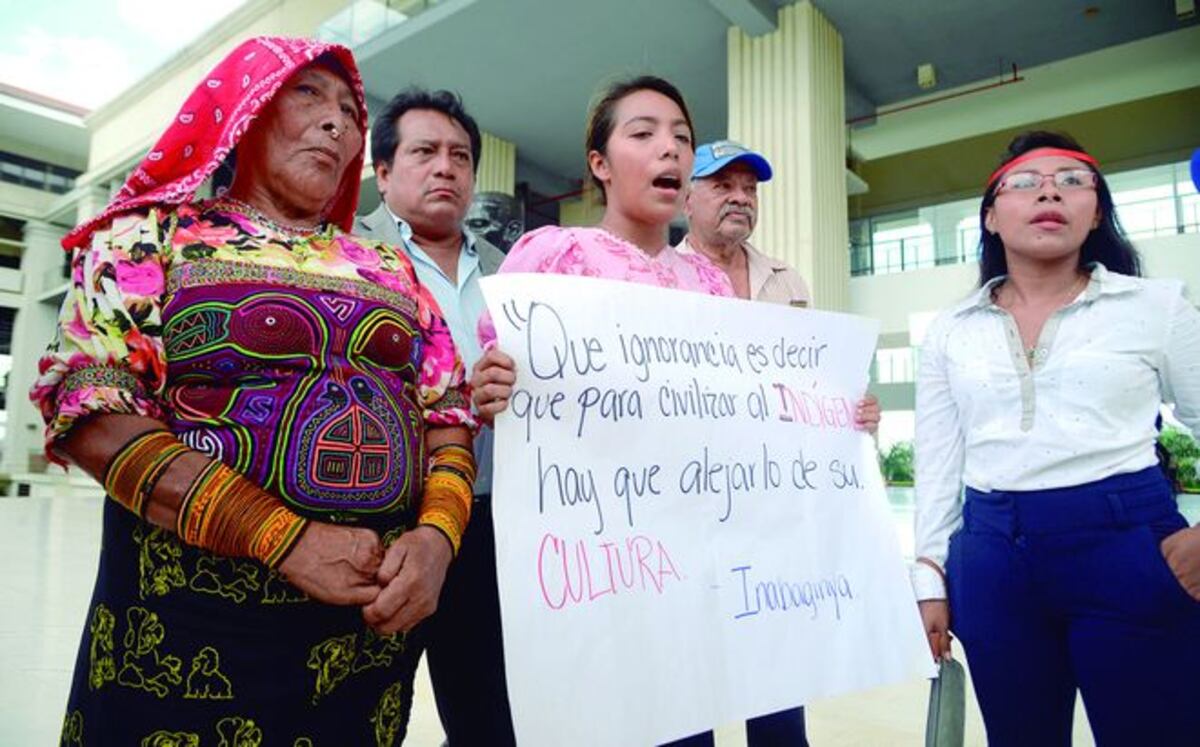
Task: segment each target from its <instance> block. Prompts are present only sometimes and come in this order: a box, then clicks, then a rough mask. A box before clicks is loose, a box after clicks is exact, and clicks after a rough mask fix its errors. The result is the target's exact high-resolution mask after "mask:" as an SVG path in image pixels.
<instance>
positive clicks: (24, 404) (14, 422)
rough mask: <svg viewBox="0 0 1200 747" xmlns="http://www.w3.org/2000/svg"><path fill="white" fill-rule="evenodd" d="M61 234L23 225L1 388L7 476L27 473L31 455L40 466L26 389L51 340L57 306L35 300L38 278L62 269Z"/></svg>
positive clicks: (38, 431) (35, 417) (37, 427)
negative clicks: (19, 282)
mask: <svg viewBox="0 0 1200 747" xmlns="http://www.w3.org/2000/svg"><path fill="white" fill-rule="evenodd" d="M62 236H63V231H62V230H61V229H58V228H56V227H54V226H52V225H50V224H48V223H43V222H41V221H29V222H28V223H26V224H25V234H24V244H25V248H24V250H23V251H22V253H21V272H22V274H24V276H25V282H24V299H23V301H22V304H21V307H20V308H19V309H18V310H17V315H16V319H15V322H14V324H13V336H12V370H11V371H10V372H9V374H8V383H7V386H6V387H5V407H6V409H7V411H8V422H7V428H6V435H5V438H4V456H3V459H2V460H0V470H2V471H4V472H7V473H9V474H18V473H21V472H28V471H29V468H30V461H31V456H32V457H34V459H36V460H37V461H39V462H40V457H39V456H38V455H40V454H41V453H42V416H41V413H40V412H38V410H37V409H36V408H34V406H33V405H32V404H31V403H30V402H29V388H30V387H31V386H33V382H34V380H35V379H36V378H37V361H38V358H40V357H41V355H42V352H43V351H45V349H46V345H47V344H48V343H49V342H50V340H51V338H52V337H53V335H54V329H55V325H56V323H57V320H58V307H57V306H56V305H55V304H53V303H48V302H45V301H39V300H38V298H37V297H38V294H39V293H41V292H42V290H43V287H42V278H44V277H45V276H46V275H47V274H48V273H49V272H51V271H54V270H57V269H58V267H59V266H60V265H61V264H62V258H63V250H62V247H60V246H59V243H58V242H59V240H60V239H61V238H62Z"/></svg>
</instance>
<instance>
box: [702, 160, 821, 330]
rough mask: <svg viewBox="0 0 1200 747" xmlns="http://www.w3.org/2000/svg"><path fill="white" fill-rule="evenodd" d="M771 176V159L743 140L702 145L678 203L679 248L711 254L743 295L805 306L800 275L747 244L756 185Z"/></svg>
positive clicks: (805, 293)
mask: <svg viewBox="0 0 1200 747" xmlns="http://www.w3.org/2000/svg"><path fill="white" fill-rule="evenodd" d="M770 180H771V164H769V163H767V159H765V158H763V157H762V156H761V155H759V154H758V153H755V152H754V151H752V150H750V149H749V148H747V147H746V146H744V145H741V144H740V143H735V142H733V141H732V140H718V141H717V142H715V143H706V144H704V145H701V146H700V147H699V148H697V149H696V162H695V166H694V167H693V168H692V188H691V190H690V191H689V193H688V196H687V201H686V202H685V203H684V208H683V209H684V213H685V214H686V215H687V219H688V234H687V236H685V237H684V239H683V242H682V243H680V245H679V247H678V248H679V250H680V251H684V252H687V251H692V252H699V253H700V254H703V255H704V256H706V257H708V258H709V259H710V260H712V261H713V262H714V263H715V264H716V265H717V266H718V267H720V268H721V269H722V270H724V271H725V274H726V275H728V276H729V280H730V281H731V282H732V283H733V289H734V291H736V292H737V294H738V296H740V297H742V298H749V299H753V300H755V301H768V302H770V303H786V304H791V305H792V306H808V304H809V301H810V300H811V296H810V294H809V292H808V285H807V284H806V283H805V282H804V278H802V277H800V274H799V273H798V272H796V271H795V270H793V269H792V268H791V267H789V266H788V265H787V263H785V262H780V261H779V260H776V259H772V258H771V257H768V256H767V255H765V254H763V253H762V252H760V251H758V250H757V249H755V248H754V247H753V246H751V245H750V241H749V239H750V235H751V234H752V233H754V226H755V223H756V221H757V219H758V185H759V183H760V182H766V181H770Z"/></svg>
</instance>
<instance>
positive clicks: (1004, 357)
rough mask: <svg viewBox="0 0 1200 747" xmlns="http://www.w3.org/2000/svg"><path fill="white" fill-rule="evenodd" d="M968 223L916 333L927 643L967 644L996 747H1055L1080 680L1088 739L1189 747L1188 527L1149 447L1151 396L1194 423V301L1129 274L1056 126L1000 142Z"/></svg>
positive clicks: (1191, 584) (1088, 168) (1105, 206)
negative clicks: (955, 280) (957, 294)
mask: <svg viewBox="0 0 1200 747" xmlns="http://www.w3.org/2000/svg"><path fill="white" fill-rule="evenodd" d="M980 221H981V223H982V228H983V239H982V247H981V248H982V256H981V259H980V285H981V286H982V287H981V288H980V289H979V291H978V292H977V293H975V294H973V295H972V296H971V297H970V298H968V299H967V300H966V301H964V302H963V303H960V304H959V305H958V306H956V307H954V308H952V309H950V310H948V311H946V312H945V313H943V314H942V315H941V316H940V317H939V318H938V319H937V321H935V322H934V324H933V325H932V326H931V327H930V329H929V332H928V334H927V335H926V338H925V344H924V348H923V350H922V353H921V367H920V374H919V376H918V379H917V442H916V466H917V519H916V533H917V552H918V555H919V556H920V557H919V558H918V563H917V565H916V566H915V567H914V571H913V582H914V586H915V588H916V592H917V597H918V599H920V600H921V602H920V606H921V615H922V618H923V619H924V621H925V628H926V631H927V632H928V634H929V642H930V648H931V650H932V652H933V654H934V656H935V657H940V656H947V655H949V651H950V639H949V634H948V630H949V629H951V628H952V629H953V630H954V633H955V634H956V635H958V637H959V638H960V639H961V640H962V642H963V647H964V648H965V649H966V651H967V653H968V654H969V657H970V662H971V674H972V677H973V680H974V684H975V692H976V695H977V696H978V698H979V705H980V708H981V710H982V711H983V718H984V722H985V724H986V726H987V732H988V742H989V744H992V745H996V746H997V747H1005V746H1006V745H1031V744H1038V745H1069V744H1070V743H1071V729H1072V718H1073V714H1074V703H1075V691H1076V689H1077V688H1078V689H1079V690H1080V691H1081V692H1082V694H1083V700H1084V705H1085V706H1086V707H1087V711H1088V717H1089V720H1090V722H1091V726H1092V730H1093V732H1094V733H1095V736H1096V741H1097V743H1098V744H1113V745H1133V744H1153V745H1160V746H1166V745H1184V744H1189V745H1194V744H1196V743H1197V741H1198V740H1200V730H1198V729H1197V727H1196V726H1195V720H1194V718H1193V717H1192V715H1191V708H1192V707H1193V703H1192V701H1193V700H1194V693H1195V684H1194V680H1195V674H1196V672H1197V671H1200V602H1198V601H1197V600H1200V528H1197V527H1192V528H1189V527H1188V526H1187V522H1186V521H1185V520H1184V518H1183V516H1182V515H1180V513H1179V511H1178V509H1177V507H1176V503H1175V498H1174V491H1173V489H1172V486H1171V484H1170V483H1169V482H1168V481H1167V480H1166V479H1165V478H1164V476H1163V473H1162V471H1161V470H1160V468H1159V464H1158V460H1157V458H1156V455H1155V448H1154V445H1155V439H1156V437H1157V435H1158V431H1157V429H1156V419H1157V417H1158V412H1159V407H1160V405H1161V403H1163V402H1170V401H1173V402H1174V403H1175V408H1176V409H1175V414H1176V416H1177V417H1178V418H1179V419H1180V420H1182V421H1183V422H1184V423H1185V424H1186V425H1187V426H1188V427H1189V428H1191V429H1192V430H1193V432H1195V431H1197V429H1200V313H1198V312H1197V311H1196V309H1195V307H1193V306H1192V305H1191V304H1190V303H1189V302H1188V301H1187V300H1186V299H1184V297H1183V294H1182V285H1181V283H1179V282H1178V281H1175V280H1145V279H1141V278H1140V277H1138V275H1139V267H1138V258H1137V255H1136V253H1135V252H1134V250H1133V248H1132V246H1131V245H1130V244H1129V241H1128V240H1127V239H1126V238H1125V236H1124V235H1123V234H1122V233H1121V230H1120V228H1119V226H1118V224H1117V221H1116V216H1115V213H1114V208H1113V201H1112V195H1111V193H1110V192H1109V189H1108V186H1107V184H1106V183H1105V181H1104V177H1103V176H1101V174H1100V172H1099V170H1098V167H1097V163H1096V160H1095V159H1094V158H1093V157H1092V156H1090V155H1088V154H1087V153H1086V152H1084V150H1083V149H1082V148H1081V147H1080V146H1079V144H1078V143H1076V142H1075V141H1074V140H1072V139H1071V138H1070V137H1067V136H1065V135H1058V134H1052V133H1045V132H1031V133H1026V134H1023V135H1020V136H1018V137H1017V138H1016V139H1014V140H1013V141H1012V143H1011V144H1010V145H1009V150H1008V154H1007V155H1006V157H1005V158H1004V161H1003V163H1002V165H1001V166H1000V168H999V169H997V170H996V172H995V173H994V174H992V176H991V178H990V179H989V180H988V184H987V188H986V190H985V192H984V196H983V204H982V206H981V211H980ZM964 485H965V486H966V497H965V501H963V500H961V499H960V494H961V492H962V488H963V486H964ZM943 566H944V567H945V570H944V571H943V570H942V568H943Z"/></svg>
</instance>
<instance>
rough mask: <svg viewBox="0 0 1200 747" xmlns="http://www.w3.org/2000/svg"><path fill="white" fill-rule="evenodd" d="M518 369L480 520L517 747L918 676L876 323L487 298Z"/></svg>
mask: <svg viewBox="0 0 1200 747" xmlns="http://www.w3.org/2000/svg"><path fill="white" fill-rule="evenodd" d="M483 290H484V295H485V297H486V298H487V302H488V308H489V310H490V313H491V315H492V319H493V322H494V324H495V327H496V330H497V333H498V337H499V344H500V347H501V349H502V350H504V351H505V352H507V353H508V354H509V355H511V356H512V357H513V358H514V359H515V361H516V365H517V383H516V386H515V388H514V391H513V395H512V398H511V400H510V404H509V408H508V410H507V411H506V412H505V413H503V414H502V415H501V416H500V417H499V418H497V421H496V446H495V464H496V468H495V476H494V482H493V511H494V521H495V529H496V555H497V566H498V580H499V586H500V601H501V611H502V617H503V627H504V647H505V662H506V668H507V676H508V685H509V696H510V700H511V704H512V712H513V720H514V726H515V728H516V733H517V741H518V743H519V744H521V745H562V744H571V745H587V744H595V745H638V744H647V745H649V744H655V743H659V742H664V741H668V740H671V739H677V738H680V737H683V736H686V735H688V734H692V733H696V732H699V731H703V730H706V729H708V728H711V727H713V726H715V725H719V724H722V723H728V722H730V721H734V720H737V719H741V718H746V717H749V716H755V715H761V714H764V713H770V712H774V711H778V710H782V709H784V708H788V707H792V706H796V705H799V704H802V703H806V702H808V701H810V700H812V699H814V698H817V697H821V696H828V695H833V694H837V693H844V692H847V691H851V690H855V689H861V688H866V687H870V686H874V685H879V684H884V683H889V682H895V681H898V680H903V679H907V678H911V677H915V676H920V675H925V676H929V675H931V674H932V666H931V664H930V662H929V653H928V648H927V646H926V644H925V640H924V634H923V631H922V628H921V625H920V619H919V617H918V614H917V610H916V605H915V603H914V601H913V596H912V592H911V590H910V588H909V584H908V577H907V573H906V571H905V568H904V565H903V562H902V560H901V557H900V551H899V548H898V544H897V541H896V537H895V533H894V530H893V527H892V523H891V518H890V515H889V511H888V507H887V503H886V499H885V496H884V492H883V486H882V483H881V480H880V477H879V471H878V467H877V466H876V462H875V453H874V449H873V446H872V444H871V442H870V438H869V437H868V436H866V435H865V434H862V433H860V432H858V431H856V430H854V410H855V406H856V403H857V401H858V400H859V399H860V397H861V395H862V393H863V391H864V390H865V388H866V383H867V368H868V363H869V361H870V358H871V355H872V352H873V350H874V346H875V338H876V334H877V325H876V324H875V323H874V322H872V321H869V320H865V319H861V318H858V317H852V316H846V315H841V314H829V313H822V312H816V311H809V310H803V309H793V308H789V307H782V306H773V305H768V304H756V303H748V302H745V301H740V300H734V299H721V298H714V297H710V296H705V295H702V294H698V293H686V292H682V291H673V290H663V289H659V288H651V287H647V286H641V285H636V284H632V283H619V282H615V281H607V280H596V279H590V278H576V277H564V276H553V275H501V276H496V277H492V278H486V279H485V280H483Z"/></svg>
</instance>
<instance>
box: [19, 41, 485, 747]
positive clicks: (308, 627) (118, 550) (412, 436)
mask: <svg viewBox="0 0 1200 747" xmlns="http://www.w3.org/2000/svg"><path fill="white" fill-rule="evenodd" d="M366 118H367V115H366V108H365V103H364V97H363V92H362V84H361V81H360V79H359V75H358V71H357V69H356V67H355V63H354V59H353V57H352V56H351V54H350V52H349V50H347V49H345V48H343V47H339V46H335V45H329V44H321V43H316V42H311V41H306V40H296V39H279V38H258V39H253V40H251V41H248V42H246V43H244V44H242V45H241V46H239V47H238V48H236V49H235V50H234V51H233V52H231V53H230V55H229V56H228V57H227V58H226V59H225V60H224V61H222V62H221V63H220V64H218V65H217V67H216V68H215V69H214V70H213V71H212V72H211V73H210V74H209V75H208V76H206V77H205V79H204V80H203V81H202V82H201V83H200V85H199V86H198V87H197V88H196V90H195V91H194V92H193V93H192V94H191V96H190V97H189V98H188V99H187V101H186V102H185V103H184V105H183V108H182V109H181V110H180V112H179V114H178V115H177V116H176V118H175V120H174V121H173V122H172V123H171V125H170V127H169V128H168V130H167V132H166V133H165V134H164V135H163V136H162V138H161V139H160V140H159V142H158V143H157V144H156V145H155V147H154V149H153V150H151V151H150V153H149V155H147V157H146V159H145V160H144V161H143V162H142V164H141V165H140V166H138V168H137V169H136V170H135V171H134V172H133V174H132V175H131V176H130V177H129V180H128V181H127V182H126V184H125V186H124V188H123V189H122V190H121V192H120V193H119V194H118V195H117V197H116V199H115V200H114V201H113V203H112V204H110V205H109V206H108V207H107V208H106V209H105V210H104V211H103V212H102V213H101V214H100V215H99V216H98V217H96V218H95V219H93V220H90V221H88V222H87V223H85V224H83V225H81V226H79V227H78V228H76V229H75V230H74V231H73V232H72V233H70V234H69V235H68V236H67V237H66V238H65V239H64V240H63V245H64V247H66V248H67V249H69V250H71V251H72V260H71V268H72V287H71V290H70V291H69V292H68V294H67V298H66V300H65V301H64V304H63V311H62V316H61V321H60V325H59V329H58V335H57V339H56V340H55V342H54V344H53V345H52V346H51V348H50V350H49V351H48V352H47V353H46V355H45V356H44V357H43V358H42V360H41V364H40V369H41V376H40V378H39V380H38V382H37V385H36V386H35V388H34V390H33V393H32V397H33V400H34V401H35V403H37V404H38V405H39V406H40V407H41V410H42V412H43V414H44V416H45V418H46V421H47V423H48V426H47V430H46V442H47V443H46V445H47V453H48V455H49V456H50V457H51V458H52V459H55V460H56V461H60V462H72V463H74V464H76V465H78V466H79V467H81V468H82V469H84V470H85V471H87V472H88V473H90V474H91V475H93V476H94V477H96V478H97V479H98V480H99V481H101V482H102V484H103V485H104V487H105V489H106V491H107V493H108V495H109V497H110V498H111V500H107V501H106V502H105V508H104V528H103V533H104V538H103V543H102V549H101V559H100V569H99V574H98V577H97V581H96V588H95V592H94V596H93V599H92V604H91V607H90V609H89V612H88V620H87V625H86V630H85V632H84V635H83V640H82V643H81V645H80V650H79V657H78V661H77V663H76V670H75V680H74V685H73V688H72V691H71V696H70V702H69V704H68V706H67V709H68V710H67V719H66V724H65V727H64V729H65V730H69V733H70V736H71V737H72V738H73V740H74V741H72V744H75V743H81V744H121V745H135V744H166V743H172V744H175V743H178V744H184V743H187V744H198V743H199V744H217V743H218V742H220V743H221V744H244V745H259V744H273V745H274V744H278V745H289V746H290V745H322V744H354V745H364V744H374V745H393V744H398V743H399V741H400V740H401V739H403V736H404V732H405V728H406V725H407V720H408V714H409V710H410V707H411V702H412V677H413V672H414V669H415V666H416V661H417V658H418V657H419V655H420V652H421V648H422V644H421V638H420V628H415V629H414V626H416V624H417V623H418V622H420V620H421V619H422V618H424V617H426V616H427V615H429V614H430V613H431V612H432V611H433V609H434V607H435V606H436V601H437V596H438V592H439V591H440V588H441V583H442V579H443V578H444V574H445V571H446V567H447V565H448V563H449V562H450V559H451V558H452V556H453V553H454V552H455V550H456V548H457V546H458V542H459V538H460V537H461V533H462V530H463V528H464V526H465V524H466V522H467V519H468V515H469V510H470V502H471V483H472V481H473V472H474V463H473V461H472V456H471V451H470V433H469V430H470V428H471V427H473V425H474V423H473V421H472V417H471V415H470V411H469V407H468V402H467V395H466V388H465V386H464V382H463V370H462V364H461V362H460V361H459V359H458V357H457V355H456V353H455V350H454V346H453V344H452V342H451V338H450V333H449V331H448V329H447V327H446V325H445V323H444V322H443V320H442V319H441V318H440V316H439V312H438V309H437V307H436V305H435V304H434V303H433V301H432V300H430V298H429V297H428V296H427V295H426V293H425V291H424V290H422V289H421V287H420V286H419V285H418V283H417V280H416V276H415V275H414V272H413V268H412V266H411V265H410V264H409V262H408V260H407V259H405V255H404V253H403V252H401V251H396V250H394V249H392V248H391V247H389V246H386V245H383V244H379V243H375V242H368V241H363V240H360V239H357V238H354V237H351V236H349V235H348V234H347V233H346V230H347V229H348V228H349V226H350V224H351V220H352V218H353V215H354V208H355V204H356V202H357V195H358V181H359V176H360V173H361V170H362V163H363V144H364V134H365V130H366ZM235 154H236V161H235V159H234V158H233V156H234V155H235ZM234 161H235V164H236V165H235V168H234V176H233V182H232V186H231V187H230V189H229V190H228V192H227V193H226V194H224V195H223V196H219V197H217V198H215V199H209V200H200V199H197V192H198V190H199V189H200V188H201V186H202V185H203V184H204V183H205V182H206V181H207V180H208V178H209V177H210V176H211V175H212V174H213V172H214V171H216V170H217V168H218V167H219V166H220V165H222V164H229V163H231V162H234Z"/></svg>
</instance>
